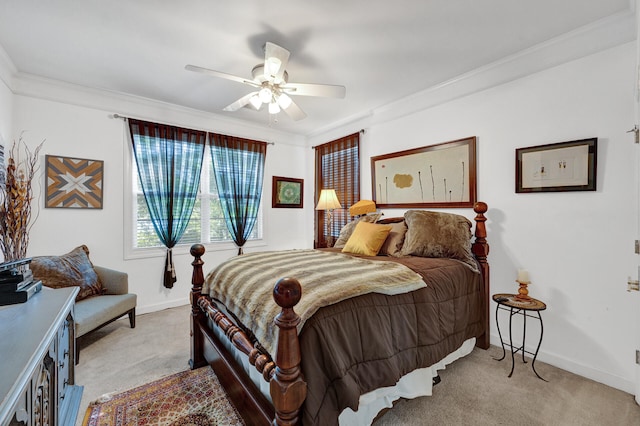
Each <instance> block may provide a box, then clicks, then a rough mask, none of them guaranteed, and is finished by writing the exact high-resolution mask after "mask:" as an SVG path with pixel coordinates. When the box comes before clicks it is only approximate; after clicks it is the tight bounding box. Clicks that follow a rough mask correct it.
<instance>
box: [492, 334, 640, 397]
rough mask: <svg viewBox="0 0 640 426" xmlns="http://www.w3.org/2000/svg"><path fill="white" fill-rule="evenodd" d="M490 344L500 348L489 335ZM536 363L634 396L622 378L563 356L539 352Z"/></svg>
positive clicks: (629, 383)
mask: <svg viewBox="0 0 640 426" xmlns="http://www.w3.org/2000/svg"><path fill="white" fill-rule="evenodd" d="M491 344H492V345H495V346H498V347H500V338H499V337H498V336H497V335H494V334H492V335H491ZM543 346H544V345H543ZM536 361H540V362H544V363H547V364H549V365H553V366H554V367H557V368H560V369H562V370H565V371H568V372H570V373H573V374H577V375H579V376H582V377H585V378H587V379H590V380H593V381H596V382H598V383H602V384H604V385H607V386H611V387H612V388H615V389H618V390H621V391H623V392H626V393H628V394H631V395H634V394H635V386H636V385H635V383H634V382H633V381H631V380H628V379H626V378H624V377H620V376H616V375H613V374H611V373H607V372H606V371H602V370H598V369H596V368H592V367H589V366H588V365H584V364H580V363H578V362H576V361H574V360H571V359H568V358H565V357H563V356H560V355H557V354H553V353H549V352H546V351H544V350H540V352H539V353H538V358H537V359H536Z"/></svg>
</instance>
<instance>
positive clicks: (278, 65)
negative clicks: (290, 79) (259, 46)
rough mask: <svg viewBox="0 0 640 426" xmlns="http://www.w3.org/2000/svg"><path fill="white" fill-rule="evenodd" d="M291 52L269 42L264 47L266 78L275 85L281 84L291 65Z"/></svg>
mask: <svg viewBox="0 0 640 426" xmlns="http://www.w3.org/2000/svg"><path fill="white" fill-rule="evenodd" d="M289 55H290V52H289V51H288V50H287V49H285V48H284V47H280V46H278V45H277V44H274V43H271V42H269V41H268V42H267V43H266V44H265V45H264V76H265V78H266V79H267V80H269V81H271V82H273V83H274V84H280V83H282V82H283V81H284V80H283V75H284V72H285V70H286V69H287V64H288V63H289Z"/></svg>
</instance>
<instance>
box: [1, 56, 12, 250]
mask: <svg viewBox="0 0 640 426" xmlns="http://www.w3.org/2000/svg"><path fill="white" fill-rule="evenodd" d="M0 66H1V65H0ZM1 75H2V73H0V76H1ZM12 117H13V93H12V92H11V90H10V89H9V87H8V85H7V83H5V81H4V79H3V78H0V145H3V146H4V149H5V155H6V153H7V151H8V149H9V148H11V143H12V137H13V132H12V130H11V121H12ZM0 256H1V255H0Z"/></svg>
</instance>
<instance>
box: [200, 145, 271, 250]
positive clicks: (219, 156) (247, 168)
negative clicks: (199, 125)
mask: <svg viewBox="0 0 640 426" xmlns="http://www.w3.org/2000/svg"><path fill="white" fill-rule="evenodd" d="M209 142H210V147H211V164H212V165H213V172H214V173H215V177H216V185H217V187H218V196H219V197H220V204H221V205H222V212H223V214H224V220H225V223H226V224H227V229H228V230H229V233H230V234H231V236H232V237H233V241H235V243H236V245H237V246H238V254H242V246H244V244H245V243H246V242H247V239H248V238H249V235H251V231H252V230H253V227H254V226H255V224H256V220H257V218H258V209H259V207H260V198H261V195H262V180H263V176H264V159H265V156H266V152H267V143H266V142H259V141H254V140H250V139H242V138H236V137H233V136H226V135H220V134H217V133H209Z"/></svg>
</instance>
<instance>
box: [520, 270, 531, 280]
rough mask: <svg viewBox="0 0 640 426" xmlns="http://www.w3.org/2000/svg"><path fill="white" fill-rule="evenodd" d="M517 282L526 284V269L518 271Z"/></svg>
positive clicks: (527, 273) (527, 278)
mask: <svg viewBox="0 0 640 426" xmlns="http://www.w3.org/2000/svg"><path fill="white" fill-rule="evenodd" d="M518 281H520V282H523V283H528V282H529V271H527V270H526V269H518Z"/></svg>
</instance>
